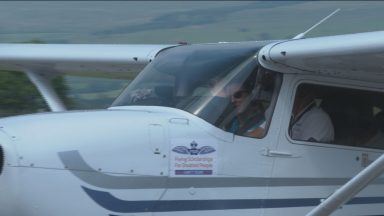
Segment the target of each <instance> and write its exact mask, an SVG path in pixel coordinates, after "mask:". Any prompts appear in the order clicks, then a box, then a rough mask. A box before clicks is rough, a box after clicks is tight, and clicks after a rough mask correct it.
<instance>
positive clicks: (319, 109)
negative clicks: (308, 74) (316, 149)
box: [289, 84, 384, 149]
mask: <svg viewBox="0 0 384 216" xmlns="http://www.w3.org/2000/svg"><path fill="white" fill-rule="evenodd" d="M289 135H290V137H291V138H292V139H293V140H300V141H308V142H319V143H330V144H337V145H345V146H355V147H364V148H373V149H384V93H382V92H374V91H366V90H357V89H349V88H340V87H331V86H322V85H313V84H301V85H299V87H298V88H297V92H296V95H295V101H294V105H293V108H292V116H291V121H290V125H289Z"/></svg>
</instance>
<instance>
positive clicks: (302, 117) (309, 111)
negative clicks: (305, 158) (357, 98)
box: [290, 86, 334, 143]
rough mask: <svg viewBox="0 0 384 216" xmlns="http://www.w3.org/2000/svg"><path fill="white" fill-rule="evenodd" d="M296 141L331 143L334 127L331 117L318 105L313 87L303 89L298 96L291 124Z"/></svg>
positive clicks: (293, 137)
mask: <svg viewBox="0 0 384 216" xmlns="http://www.w3.org/2000/svg"><path fill="white" fill-rule="evenodd" d="M290 135H291V137H292V139H294V140H302V141H310V142H323V143H331V142H333V140H334V127H333V124H332V121H331V118H330V117H329V115H328V114H327V113H326V112H325V111H324V110H323V109H322V108H320V107H319V106H317V105H316V101H315V94H314V90H313V87H312V88H311V87H309V86H304V87H302V88H301V89H300V90H299V91H298V93H297V96H296V99H295V104H294V106H293V110H292V119H291V122H290Z"/></svg>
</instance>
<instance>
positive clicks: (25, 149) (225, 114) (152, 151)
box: [0, 31, 384, 216]
mask: <svg viewBox="0 0 384 216" xmlns="http://www.w3.org/2000/svg"><path fill="white" fill-rule="evenodd" d="M302 37H303V35H301V36H300V37H296V38H294V39H291V40H280V41H259V42H238V43H215V44H193V45H53V44H39V45H32V44H31V45H29V44H28V45H27V44H1V45H0V65H1V67H2V68H5V69H8V70H10V69H12V70H17V71H20V70H21V71H24V72H26V73H27V74H28V75H29V77H30V78H31V80H32V81H33V82H34V83H35V84H36V85H37V86H38V88H39V90H40V91H41V92H42V94H43V95H44V96H45V98H46V100H47V102H48V103H49V105H50V107H51V108H52V110H53V111H60V112H52V113H46V114H33V115H23V116H17V117H9V118H2V119H0V214H1V215H10V216H47V215H55V216H67V215H109V216H123V215H124V216H126V215H131V216H133V215H135V216H136V215H164V216H165V215H167V216H168V215H253V216H254V215H263V216H270V215H306V214H307V215H329V214H331V213H332V214H333V215H383V214H384V176H381V177H378V176H380V175H381V173H382V172H383V169H384V165H383V158H381V157H380V158H379V156H380V155H381V154H383V152H384V151H383V149H384V142H383V139H382V137H381V136H382V133H383V132H382V130H384V128H383V127H382V125H384V122H382V121H383V120H384V119H383V117H382V115H383V114H382V113H383V110H384V102H383V101H384V85H383V83H384V66H383V62H384V31H379V32H367V33H358V34H348V35H338V36H329V37H318V38H308V39H304V38H302ZM149 62H151V63H149ZM148 63H149V64H148ZM145 65H146V67H145V68H144V69H143V71H142V72H140V74H139V75H138V76H137V77H136V78H135V80H134V81H133V82H132V83H131V84H130V85H129V86H128V87H127V89H126V90H125V91H124V92H123V93H122V94H121V95H120V96H119V97H118V98H117V99H116V101H115V102H114V103H113V104H112V105H111V107H110V108H108V109H106V110H97V111H71V112H65V111H63V110H65V107H64V106H63V105H62V104H61V103H60V100H59V99H58V98H57V96H56V95H55V94H53V91H52V89H51V87H50V86H49V84H48V82H47V81H46V80H47V78H46V75H47V74H50V73H51V72H53V73H55V72H61V71H67V70H70V71H82V72H88V71H95V70H98V71H105V72H122V73H124V72H130V70H131V69H132V68H133V67H136V68H141V67H144V66H145ZM303 95H306V96H308V95H309V96H311V102H313V103H311V104H310V106H306V107H304V109H303V111H301V116H300V114H299V115H295V110H296V109H299V108H298V105H297V104H299V103H300V101H301V99H302V97H304V96H303ZM312 109H316V110H322V111H321V112H322V114H321V115H320V114H319V115H318V116H317V117H316V118H313V119H315V120H316V121H310V122H309V123H305V124H304V123H303V122H301V123H302V125H301V126H302V128H300V125H297V124H298V123H299V122H300V121H301V120H300V119H302V118H304V116H305V115H306V114H308V113H309V112H310V111H311V110H312ZM319 112H320V111H319ZM324 113H325V114H324ZM245 114H246V115H245ZM292 114H294V118H292V117H291V116H292ZM324 116H325V117H326V118H328V120H331V121H328V123H329V122H331V124H328V125H327V124H326V123H324V122H323V123H321V122H322V121H323V120H321V118H322V117H324ZM307 117H308V115H307ZM307 119H308V118H307ZM296 123H297V124H296ZM303 125H310V126H308V127H303ZM324 125H325V126H326V127H324ZM304 132H305V134H306V135H305V138H304V135H303V136H301V137H300V136H298V135H295V134H297V133H302V134H304ZM377 158H379V159H377ZM375 159H377V160H376V161H375ZM372 161H375V162H374V163H372ZM376 177H378V178H376ZM351 178H352V179H351ZM375 178H376V179H375ZM350 179H351V180H350ZM343 185H344V186H343ZM340 187H341V188H340Z"/></svg>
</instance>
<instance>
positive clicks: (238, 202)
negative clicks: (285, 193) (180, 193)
mask: <svg viewBox="0 0 384 216" xmlns="http://www.w3.org/2000/svg"><path fill="white" fill-rule="evenodd" d="M82 188H83V190H84V191H85V192H86V193H87V194H88V195H89V196H90V197H91V198H92V199H93V200H94V201H95V202H96V203H97V204H99V205H100V206H102V207H103V208H105V209H107V210H109V211H112V212H120V213H138V212H173V211H204V210H227V209H257V208H288V207H307V206H317V205H319V204H320V199H321V198H298V199H219V200H150V201H146V200H144V201H125V200H121V199H118V198H116V197H114V196H112V195H111V194H110V193H108V192H103V191H96V190H92V189H89V188H86V187H84V186H83V187H82ZM373 203H384V197H357V198H354V199H352V200H351V201H349V202H348V203H347V204H373Z"/></svg>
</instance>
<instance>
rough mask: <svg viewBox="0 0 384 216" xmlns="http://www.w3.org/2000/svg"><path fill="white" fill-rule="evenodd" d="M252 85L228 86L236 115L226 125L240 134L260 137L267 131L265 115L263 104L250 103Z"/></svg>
mask: <svg viewBox="0 0 384 216" xmlns="http://www.w3.org/2000/svg"><path fill="white" fill-rule="evenodd" d="M251 91H252V85H251V84H249V83H247V84H245V85H243V86H242V85H240V84H238V83H234V84H230V85H229V86H227V87H226V92H227V96H228V97H230V99H231V102H232V104H233V106H234V108H235V112H236V116H235V117H234V118H233V119H232V121H231V122H230V123H229V125H228V126H227V127H226V128H227V131H229V132H232V133H234V134H238V135H244V136H249V137H256V138H260V137H262V136H263V135H264V131H265V117H264V112H263V108H262V104H261V103H259V102H254V103H252V102H251V103H250V102H248V101H250V98H249V96H250V94H251Z"/></svg>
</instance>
